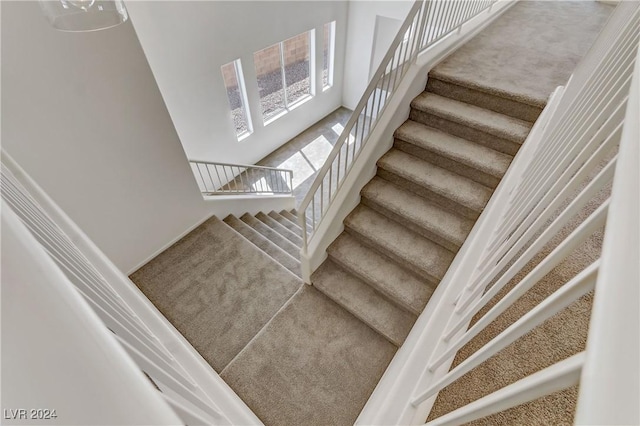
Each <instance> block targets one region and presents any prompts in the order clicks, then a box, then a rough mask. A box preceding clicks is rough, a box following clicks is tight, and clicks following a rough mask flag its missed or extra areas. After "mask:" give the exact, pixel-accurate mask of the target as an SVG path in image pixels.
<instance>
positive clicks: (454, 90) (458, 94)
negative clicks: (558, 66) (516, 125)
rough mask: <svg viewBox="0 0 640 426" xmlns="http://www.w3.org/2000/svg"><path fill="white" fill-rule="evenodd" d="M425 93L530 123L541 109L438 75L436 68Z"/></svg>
mask: <svg viewBox="0 0 640 426" xmlns="http://www.w3.org/2000/svg"><path fill="white" fill-rule="evenodd" d="M427 91H428V92H431V93H435V94H436V95H440V96H444V97H447V98H452V99H456V100H458V101H461V102H465V103H468V104H471V105H476V106H479V107H482V108H486V109H490V110H491V111H495V112H499V113H501V114H505V115H508V116H510V117H514V118H518V119H520V120H524V121H528V122H530V123H534V122H535V121H536V120H537V119H538V117H539V116H540V114H541V113H542V109H543V106H541V105H539V104H538V102H531V103H526V102H523V99H522V98H519V97H518V96H514V95H513V94H512V93H509V92H506V91H503V90H499V89H496V88H488V87H484V86H480V85H477V84H473V83H472V82H469V81H467V80H463V79H460V78H456V77H454V76H448V75H446V74H442V73H439V72H438V68H437V67H436V68H435V69H433V70H431V71H430V72H429V79H428V80H427ZM545 103H546V101H545ZM543 105H544V104H543Z"/></svg>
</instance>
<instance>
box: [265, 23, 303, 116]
mask: <svg viewBox="0 0 640 426" xmlns="http://www.w3.org/2000/svg"><path fill="white" fill-rule="evenodd" d="M313 32H314V31H313V30H311V31H307V32H305V33H302V34H299V35H297V36H295V37H292V38H290V39H288V40H285V41H281V42H280V43H278V44H274V45H273V46H269V47H267V48H266V49H262V50H260V51H258V52H255V53H254V54H253V62H254V64H255V67H256V77H257V80H258V90H259V93H260V104H261V106H262V118H263V120H264V121H265V122H267V121H268V120H270V119H272V118H274V117H275V116H277V115H278V114H280V113H282V112H284V111H288V110H289V109H290V108H291V107H292V106H293V105H295V104H296V103H298V102H300V101H302V100H304V99H306V98H309V97H310V96H312V95H313V93H312V87H313V84H312V82H311V80H312V73H311V52H312V50H311V47H312V45H313Z"/></svg>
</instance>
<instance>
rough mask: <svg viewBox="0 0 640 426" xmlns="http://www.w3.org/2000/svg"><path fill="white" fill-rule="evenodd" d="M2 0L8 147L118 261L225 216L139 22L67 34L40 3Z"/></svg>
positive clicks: (125, 266)
mask: <svg viewBox="0 0 640 426" xmlns="http://www.w3.org/2000/svg"><path fill="white" fill-rule="evenodd" d="M0 5H1V8H2V26H1V31H2V58H1V59H2V81H1V83H2V134H1V135H2V147H3V149H4V150H6V151H7V152H8V153H9V155H11V156H12V157H13V158H14V159H15V160H16V161H17V162H18V163H19V164H20V165H21V166H22V167H23V168H24V169H25V171H26V172H27V173H29V174H30V175H31V176H32V177H33V178H34V179H35V180H36V182H38V184H39V185H40V186H41V187H43V189H44V190H45V191H46V192H47V193H48V194H49V195H50V196H51V197H52V198H53V200H54V201H55V202H56V203H58V205H60V207H61V208H62V209H63V210H65V212H66V213H67V214H68V215H69V216H70V217H71V218H72V219H73V220H74V221H75V222H76V223H77V224H78V225H79V226H80V227H81V228H82V229H83V230H84V231H85V233H87V235H88V236H89V237H90V238H91V239H92V240H93V241H94V242H95V243H96V244H97V245H98V247H100V248H101V249H102V250H103V251H104V252H105V254H106V255H107V256H109V258H111V260H112V261H113V262H114V263H115V264H116V265H117V266H118V267H119V268H120V269H122V270H123V271H124V272H131V270H132V269H133V268H135V267H136V266H138V265H140V264H141V263H142V262H144V261H145V260H147V259H148V258H149V257H150V256H152V255H154V254H155V253H156V252H157V251H158V250H160V249H162V248H163V247H165V246H166V245H167V244H168V243H170V242H171V241H173V240H174V239H175V238H177V237H178V236H180V235H182V234H183V233H184V232H185V231H186V230H187V229H189V228H190V227H191V226H193V225H194V224H196V223H198V222H200V221H201V220H203V219H204V218H206V217H208V216H210V215H211V214H214V213H216V214H218V215H220V216H222V215H223V214H225V213H224V212H225V210H226V209H229V208H230V207H229V206H227V205H222V204H220V203H207V202H205V201H204V200H203V199H202V197H201V196H200V193H199V191H198V188H197V185H196V182H195V180H194V178H193V174H192V173H191V170H190V168H189V165H188V163H187V159H186V156H185V154H184V151H183V149H182V146H181V144H180V140H179V139H178V135H177V134H176V131H175V129H174V127H173V124H172V122H171V118H170V116H169V113H168V112H167V109H166V107H165V105H164V102H163V99H162V96H161V94H160V91H159V90H158V86H157V85H156V82H155V80H154V78H153V75H152V73H151V69H150V68H149V64H148V63H147V60H146V59H145V56H144V53H143V51H142V48H141V46H140V43H139V42H138V39H137V37H136V34H135V31H134V30H133V27H132V25H131V23H130V22H127V23H125V24H123V25H120V26H118V27H115V28H112V29H108V30H103V31H97V32H91V33H64V32H59V31H56V30H54V29H53V28H51V27H50V26H49V24H48V23H47V22H46V20H45V18H44V16H43V15H42V13H41V11H40V8H39V6H38V4H37V3H36V2H5V1H3V2H1V4H0ZM239 205H240V204H238V203H235V204H234V207H235V208H238V206H239ZM246 210H250V206H246Z"/></svg>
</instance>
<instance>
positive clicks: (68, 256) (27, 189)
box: [1, 152, 261, 424]
mask: <svg viewBox="0 0 640 426" xmlns="http://www.w3.org/2000/svg"><path fill="white" fill-rule="evenodd" d="M1 193H2V201H3V209H7V210H9V211H10V212H11V213H10V214H11V215H14V216H15V217H17V218H18V219H19V220H20V221H21V222H22V224H23V225H24V227H26V229H28V231H29V232H30V233H31V235H32V236H33V237H34V240H33V243H32V244H38V245H39V246H40V248H37V249H38V250H42V249H44V251H46V253H47V254H48V255H49V257H50V258H51V259H52V260H53V261H54V262H55V265H57V267H58V268H59V270H60V271H62V273H63V274H64V276H66V280H65V281H61V280H58V281H57V282H53V281H52V282H40V283H39V284H40V285H43V286H46V285H56V286H62V287H63V286H69V287H72V288H73V289H74V290H75V291H77V292H78V293H79V294H80V295H81V296H82V298H83V299H84V301H85V302H86V305H87V306H88V307H89V308H90V309H91V310H93V312H95V314H97V317H98V318H99V319H100V320H101V321H102V323H103V324H104V327H106V328H107V329H108V330H110V331H111V332H112V333H113V335H114V336H115V340H116V341H117V342H118V343H119V344H120V347H121V348H122V349H124V352H126V354H128V356H129V357H130V360H132V361H133V362H134V363H135V364H136V365H137V366H138V368H139V369H140V370H141V371H143V372H144V373H145V374H146V375H147V377H148V378H150V379H151V380H152V381H153V384H154V385H155V386H156V387H157V389H158V390H159V391H160V392H161V393H162V395H161V396H162V400H164V402H165V404H168V406H169V407H171V409H172V410H173V412H175V413H176V414H177V415H178V416H179V417H180V418H181V419H182V420H183V421H184V422H185V424H238V423H243V424H245V423H246V424H260V423H261V422H260V420H258V418H257V417H255V415H253V413H252V412H251V410H249V409H248V408H247V407H246V405H245V404H244V403H243V402H242V401H241V400H240V399H239V398H238V397H237V395H235V393H234V392H233V391H232V390H231V389H230V388H229V387H228V386H227V385H226V384H225V383H224V382H223V381H222V379H220V377H219V376H218V375H217V374H216V372H215V371H214V370H213V369H212V368H211V367H210V366H209V365H208V364H207V363H206V361H204V360H203V359H202V358H201V357H200V355H199V354H198V353H197V352H196V351H195V349H194V348H193V347H192V346H191V345H190V344H189V343H188V342H187V341H186V340H185V339H184V337H183V336H182V335H181V334H180V333H179V332H178V331H177V330H176V329H175V328H173V326H172V325H171V324H170V323H169V322H168V321H167V320H166V319H165V318H164V317H163V316H162V314H160V312H158V311H157V310H156V308H155V307H154V306H153V305H152V304H151V303H150V302H149V300H148V299H147V298H146V297H145V296H144V295H143V294H142V293H141V292H140V291H139V290H138V289H137V287H136V286H135V285H134V284H133V283H132V282H131V281H130V280H129V279H128V278H127V277H126V276H125V275H124V274H122V273H121V272H120V271H119V270H118V269H117V268H116V267H115V266H114V265H113V264H112V263H111V262H110V261H109V260H108V259H107V258H106V256H105V255H104V254H103V253H102V252H101V251H100V250H99V249H98V248H97V247H96V246H95V245H94V244H93V243H92V242H91V240H89V239H88V237H87V236H86V235H85V234H84V233H83V232H82V231H81V230H80V229H79V228H78V227H77V226H76V225H75V224H74V223H73V222H72V221H71V219H69V217H68V216H67V215H66V214H65V213H64V212H63V211H62V210H60V208H59V207H58V206H57V205H56V204H55V203H54V202H53V201H52V200H51V199H50V198H49V197H48V196H47V195H46V193H44V192H43V191H42V189H40V188H39V187H38V186H37V184H36V183H35V182H34V181H33V180H31V179H30V178H29V176H28V175H27V174H26V173H25V172H24V171H23V170H22V169H21V168H20V167H19V166H18V165H17V164H16V163H15V162H14V161H13V160H12V159H11V157H10V156H9V155H8V154H6V153H5V152H2V170H1ZM5 214H7V213H6V211H4V210H3V215H5ZM34 250H36V249H34ZM25 261H26V260H25ZM82 308H83V309H84V307H82ZM66 309H67V307H65V306H64V305H55V304H54V305H52V306H50V310H53V311H55V312H56V314H57V315H60V316H64V315H65V310H66ZM20 326H21V325H20V324H12V327H14V328H18V329H19V327H20ZM77 356H82V354H77ZM102 356H104V357H122V356H123V352H122V351H114V352H113V353H104V354H102ZM91 362H93V363H94V364H95V368H97V369H99V368H101V367H100V362H101V360H100V359H99V358H96V359H94V360H91ZM128 362H129V363H130V362H131V361H128ZM51 368H55V366H51ZM24 374H25V375H26V374H27V372H24ZM33 379H34V380H35V378H33ZM96 386H97V387H98V388H99V387H100V386H104V387H108V386H113V384H112V383H111V382H104V383H96ZM62 389H63V388H61V391H62ZM112 391H113V392H123V391H126V390H123V389H105V393H110V392H112ZM149 391H150V392H157V391H156V390H154V389H153V388H152V387H149ZM6 393H10V390H7V392H6ZM132 397H133V398H136V397H138V396H137V395H132ZM156 400H157V398H156ZM77 403H78V404H80V405H81V404H82V401H81V400H78V401H77ZM80 405H79V406H80ZM113 409H114V410H118V409H119V408H118V407H113ZM58 414H59V415H61V414H62V413H58ZM67 415H68V416H71V417H66V419H67V420H68V421H71V420H72V418H73V417H72V415H71V414H70V413H67ZM64 419H65V417H62V416H60V420H62V422H63V423H64Z"/></svg>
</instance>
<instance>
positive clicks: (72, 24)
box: [39, 0, 128, 32]
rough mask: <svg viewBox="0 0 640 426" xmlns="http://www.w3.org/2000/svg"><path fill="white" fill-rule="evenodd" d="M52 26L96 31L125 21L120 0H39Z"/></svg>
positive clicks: (74, 30) (59, 28) (72, 30)
mask: <svg viewBox="0 0 640 426" xmlns="http://www.w3.org/2000/svg"><path fill="white" fill-rule="evenodd" d="M39 3H40V7H41V8H42V10H43V12H44V14H45V16H46V17H47V19H48V20H49V23H50V24H51V25H52V26H53V28H55V29H57V30H60V31H71V32H81V31H97V30H104V29H106V28H111V27H115V26H116V25H119V24H122V23H123V22H126V20H127V18H128V14H127V9H126V8H125V7H124V2H123V1H122V0H40V1H39Z"/></svg>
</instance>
